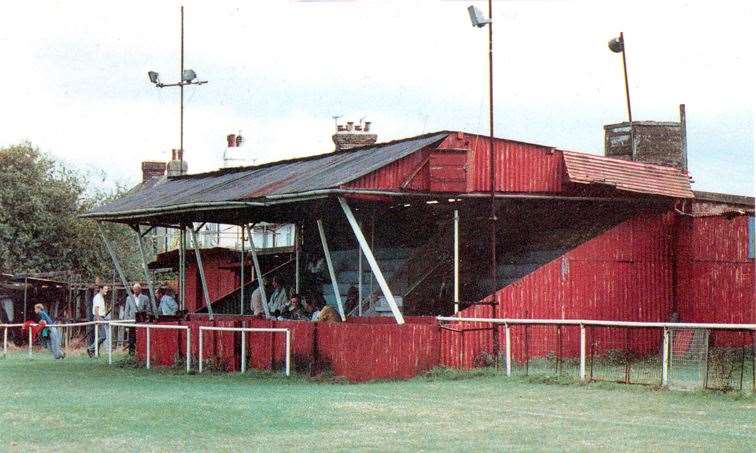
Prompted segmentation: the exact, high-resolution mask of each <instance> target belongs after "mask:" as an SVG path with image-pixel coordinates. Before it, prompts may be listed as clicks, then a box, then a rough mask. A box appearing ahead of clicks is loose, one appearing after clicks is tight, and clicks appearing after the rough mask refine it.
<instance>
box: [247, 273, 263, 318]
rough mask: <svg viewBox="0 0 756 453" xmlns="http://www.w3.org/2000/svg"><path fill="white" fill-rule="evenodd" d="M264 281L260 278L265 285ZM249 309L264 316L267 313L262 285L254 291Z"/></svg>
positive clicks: (253, 313) (257, 314)
mask: <svg viewBox="0 0 756 453" xmlns="http://www.w3.org/2000/svg"><path fill="white" fill-rule="evenodd" d="M263 284H264V283H263V281H262V280H260V285H263ZM249 309H250V310H251V311H252V315H254V316H257V317H262V316H264V315H265V309H264V307H263V300H262V290H261V289H260V286H258V287H257V288H255V290H254V291H252V296H250V298H249Z"/></svg>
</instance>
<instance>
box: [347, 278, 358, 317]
mask: <svg viewBox="0 0 756 453" xmlns="http://www.w3.org/2000/svg"><path fill="white" fill-rule="evenodd" d="M358 293H359V292H358V290H357V288H356V287H355V286H354V285H352V286H350V287H349V290H348V291H347V295H346V300H345V301H344V313H346V314H347V315H348V314H349V313H351V312H352V311H354V309H356V308H357V304H358V303H359V302H360V297H359V294H358Z"/></svg>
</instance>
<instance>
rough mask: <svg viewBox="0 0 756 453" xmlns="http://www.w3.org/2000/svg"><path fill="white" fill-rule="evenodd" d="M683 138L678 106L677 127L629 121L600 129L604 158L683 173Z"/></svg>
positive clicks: (682, 107) (682, 111)
mask: <svg viewBox="0 0 756 453" xmlns="http://www.w3.org/2000/svg"><path fill="white" fill-rule="evenodd" d="M686 135H687V132H686V127H685V105H680V122H679V123H678V122H661V121H633V122H632V123H629V122H624V123H617V124H608V125H606V126H604V155H606V156H607V157H614V158H618V159H625V160H633V161H636V162H645V163H649V164H657V165H665V166H668V167H676V168H679V169H680V170H682V171H684V172H687V171H688V151H687V143H686V142H687V139H686ZM631 137H632V140H631Z"/></svg>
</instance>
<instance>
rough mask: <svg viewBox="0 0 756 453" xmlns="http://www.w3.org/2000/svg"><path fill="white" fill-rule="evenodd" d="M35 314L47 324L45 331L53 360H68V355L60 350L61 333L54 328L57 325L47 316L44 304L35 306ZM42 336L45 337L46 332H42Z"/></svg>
mask: <svg viewBox="0 0 756 453" xmlns="http://www.w3.org/2000/svg"><path fill="white" fill-rule="evenodd" d="M34 312H35V313H36V314H37V316H39V321H40V322H41V321H44V322H45V324H47V326H46V328H45V331H47V347H48V349H50V352H51V353H52V355H53V358H55V359H64V358H66V353H65V352H63V351H62V350H61V349H60V332H59V331H58V328H57V327H54V326H53V324H55V323H54V322H53V320H52V318H51V317H50V315H49V314H47V311H45V306H44V305H42V304H36V305H34ZM42 336H43V337H44V336H45V335H44V331H43V332H42Z"/></svg>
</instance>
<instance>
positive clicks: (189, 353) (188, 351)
mask: <svg viewBox="0 0 756 453" xmlns="http://www.w3.org/2000/svg"><path fill="white" fill-rule="evenodd" d="M191 338H192V329H190V328H189V326H187V327H186V372H187V373H188V372H190V371H191V370H192V340H191Z"/></svg>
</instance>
